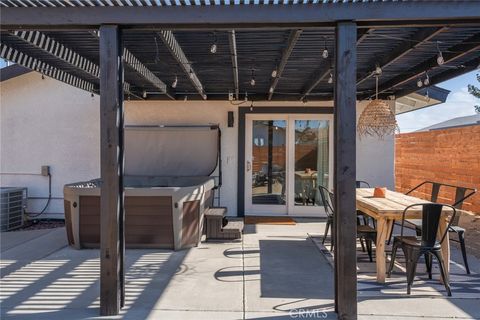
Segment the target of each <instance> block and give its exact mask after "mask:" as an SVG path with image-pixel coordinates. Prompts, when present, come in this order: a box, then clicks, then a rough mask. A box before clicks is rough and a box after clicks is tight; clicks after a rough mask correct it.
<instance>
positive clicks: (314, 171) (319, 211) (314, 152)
mask: <svg viewBox="0 0 480 320" xmlns="http://www.w3.org/2000/svg"><path fill="white" fill-rule="evenodd" d="M332 129H333V128H332V119H331V116H329V115H310V114H305V115H298V114H295V115H288V114H283V115H282V114H279V115H247V118H246V140H245V141H246V144H245V147H246V150H245V156H246V157H245V159H246V164H245V168H246V170H245V186H246V187H245V212H246V214H252V215H286V214H288V215H298V216H321V215H323V208H322V206H321V203H320V197H319V193H318V186H319V185H323V186H326V187H329V186H330V184H331V178H332V175H331V172H332V155H333V152H332V143H331V141H330V140H331V138H332Z"/></svg>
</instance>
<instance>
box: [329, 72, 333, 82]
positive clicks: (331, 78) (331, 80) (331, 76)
mask: <svg viewBox="0 0 480 320" xmlns="http://www.w3.org/2000/svg"><path fill="white" fill-rule="evenodd" d="M328 83H333V75H332V73H331V72H330V77H329V78H328Z"/></svg>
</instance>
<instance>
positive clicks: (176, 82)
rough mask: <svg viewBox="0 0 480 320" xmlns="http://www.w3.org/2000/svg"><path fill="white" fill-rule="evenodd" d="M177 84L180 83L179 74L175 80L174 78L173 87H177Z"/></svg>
mask: <svg viewBox="0 0 480 320" xmlns="http://www.w3.org/2000/svg"><path fill="white" fill-rule="evenodd" d="M177 84H178V78H177V76H175V80H173V82H172V88H174V89H175V88H176V87H177Z"/></svg>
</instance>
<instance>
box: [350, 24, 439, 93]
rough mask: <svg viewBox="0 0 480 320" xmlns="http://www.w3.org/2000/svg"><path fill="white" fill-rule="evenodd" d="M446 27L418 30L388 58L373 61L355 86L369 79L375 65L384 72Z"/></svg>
mask: <svg viewBox="0 0 480 320" xmlns="http://www.w3.org/2000/svg"><path fill="white" fill-rule="evenodd" d="M446 29H448V28H446V27H443V28H425V29H421V30H419V31H418V32H417V33H415V34H414V35H413V36H412V37H411V38H410V39H407V40H405V41H404V42H402V43H401V44H399V45H398V46H397V47H396V48H395V49H394V50H393V51H392V52H391V53H390V54H389V55H388V56H386V57H384V58H382V59H380V60H378V59H376V58H375V59H373V60H372V62H371V63H370V64H369V65H370V67H369V69H370V70H371V72H368V73H366V74H363V75H362V76H361V77H360V80H358V81H357V86H358V85H360V84H361V83H363V82H364V81H366V80H367V79H369V78H370V77H371V76H372V74H373V73H374V71H373V70H374V69H375V68H376V65H377V63H378V65H379V67H380V68H381V69H382V70H384V69H386V68H387V67H388V66H390V65H392V64H394V63H395V62H397V61H398V60H400V59H401V58H403V57H404V56H406V55H407V54H409V53H410V52H412V51H413V50H415V49H417V48H418V47H419V46H421V45H423V44H425V43H426V42H428V41H430V40H431V39H432V38H434V37H435V36H437V35H438V34H440V33H442V32H443V31H445V30H446Z"/></svg>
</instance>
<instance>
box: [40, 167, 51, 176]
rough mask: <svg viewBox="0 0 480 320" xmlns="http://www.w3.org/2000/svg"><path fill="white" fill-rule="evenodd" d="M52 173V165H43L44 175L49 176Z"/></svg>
mask: <svg viewBox="0 0 480 320" xmlns="http://www.w3.org/2000/svg"><path fill="white" fill-rule="evenodd" d="M49 175H50V166H42V176H44V177H48V176H49Z"/></svg>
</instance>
